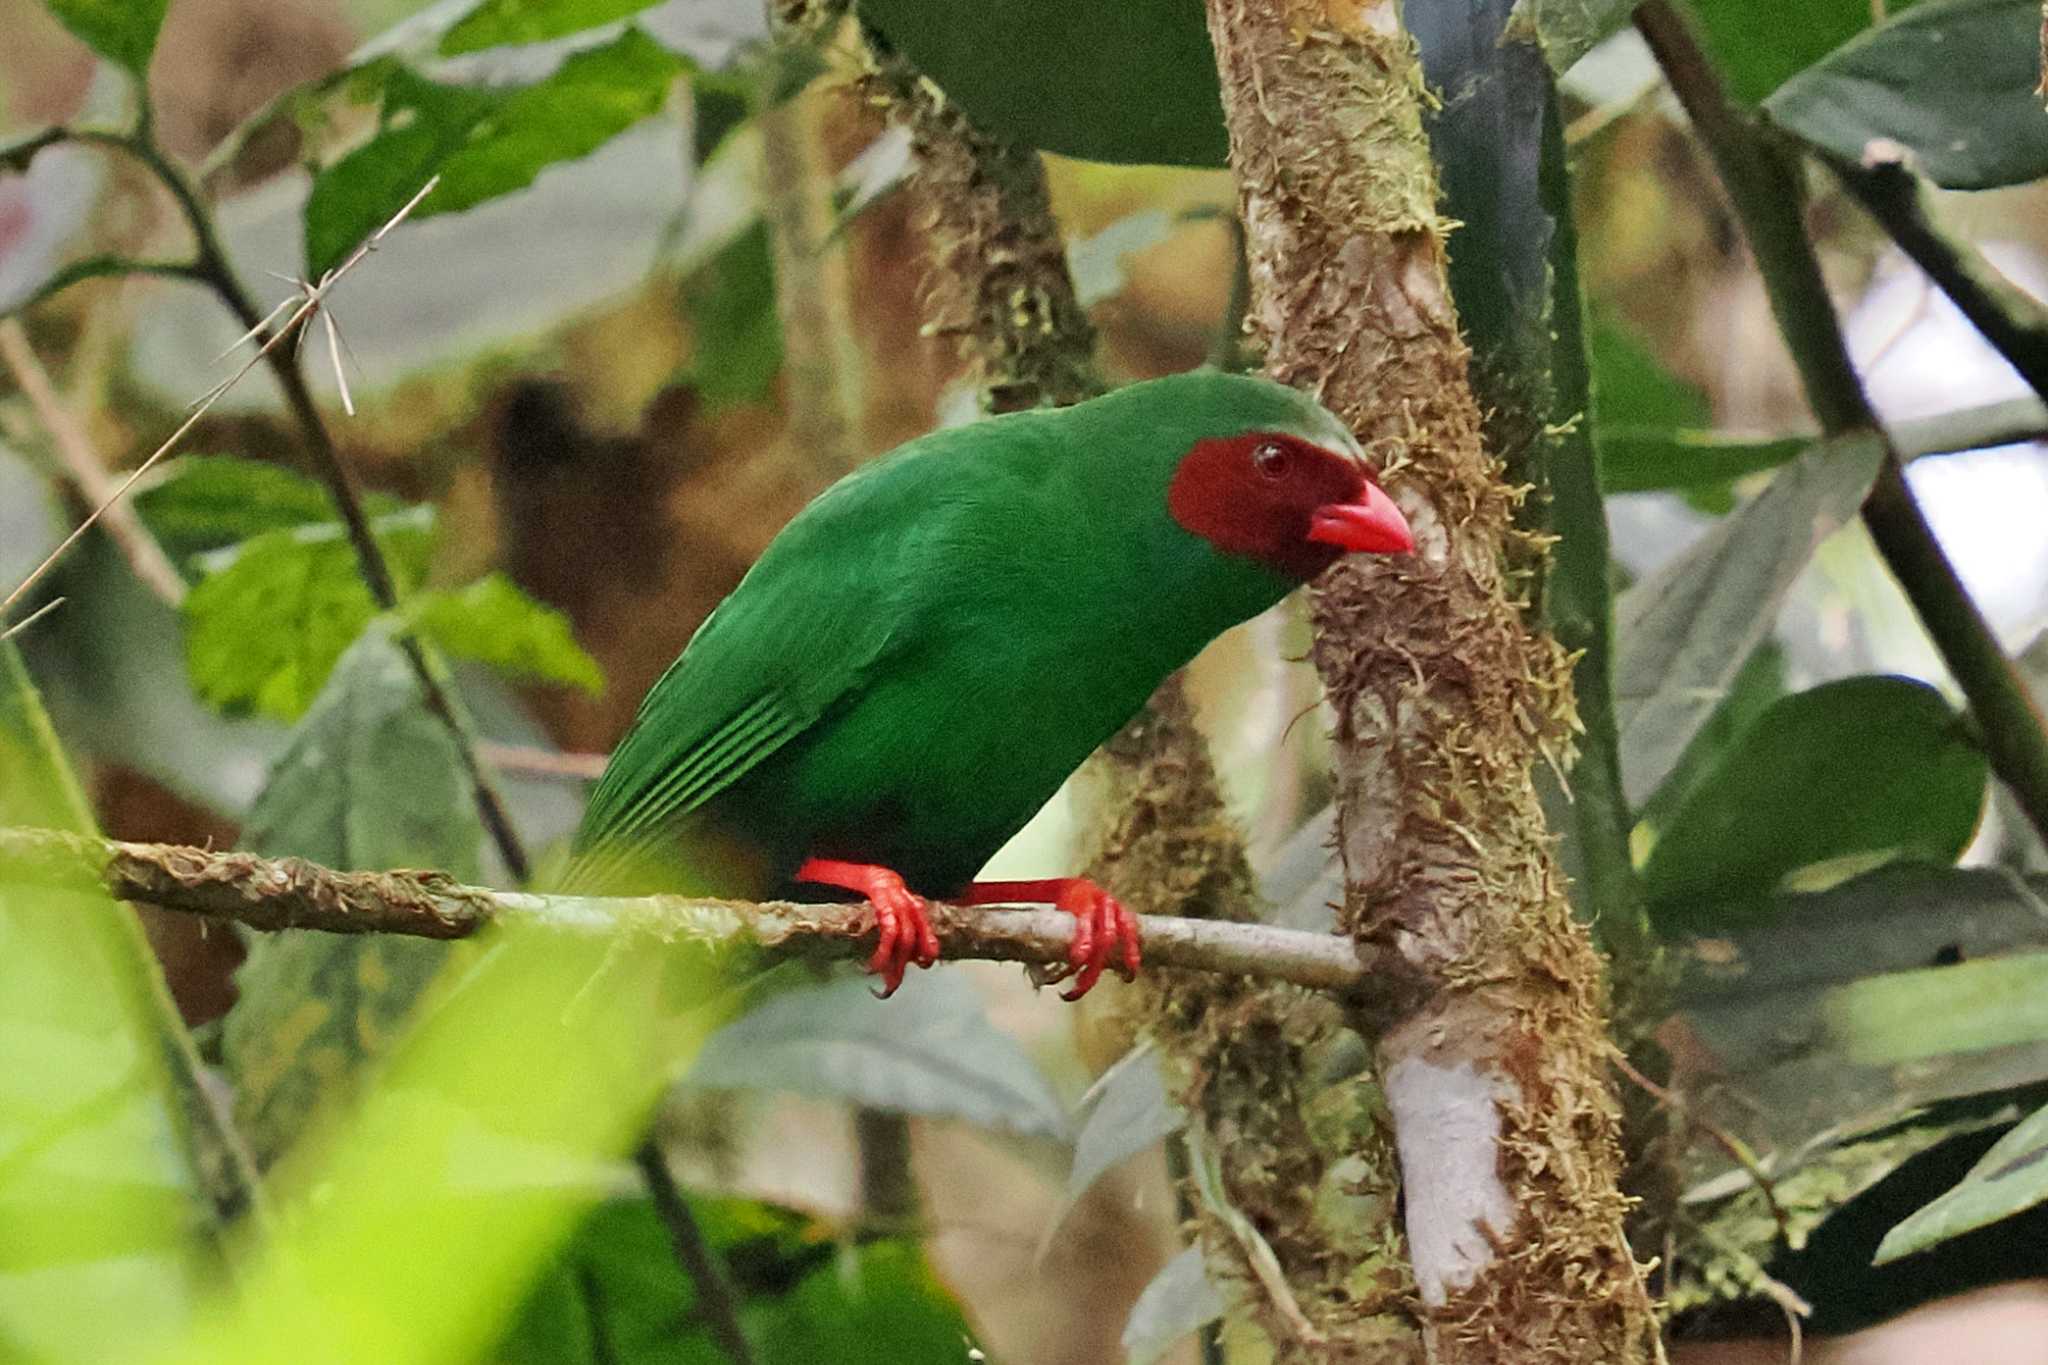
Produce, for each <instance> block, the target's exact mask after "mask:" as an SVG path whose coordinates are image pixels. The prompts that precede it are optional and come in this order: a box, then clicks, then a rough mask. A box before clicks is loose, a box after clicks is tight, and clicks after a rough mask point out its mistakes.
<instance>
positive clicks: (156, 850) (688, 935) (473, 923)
mask: <svg viewBox="0 0 2048 1365" xmlns="http://www.w3.org/2000/svg"><path fill="white" fill-rule="evenodd" d="M8 881H12V882H17V883H24V884H27V885H31V886H46V887H50V888H53V889H59V890H69V891H100V892H104V893H105V894H107V895H110V896H112V897H114V898H115V899H116V900H123V901H140V902H144V903H147V904H150V905H154V906H157V907H158V908H160V909H164V910H171V911H177V912H180V913H184V914H194V915H205V916H208V917H211V918H214V919H226V920H233V921H235V922H236V923H238V924H242V925H246V926H247V927H249V928H251V929H260V930H276V929H318V930H322V931H325V932H328V933H337V934H403V935H410V936H413V937H417V938H465V937H467V936H469V935H471V934H474V933H476V932H477V931H478V930H480V929H482V928H483V927H484V926H485V925H486V924H488V923H490V922H491V921H493V920H497V919H504V920H508V921H514V922H520V923H526V924H534V925H542V926H546V927H548V928H551V929H556V930H561V931H565V932H571V933H578V934H616V933H623V932H648V933H652V934H655V935H657V936H659V937H661V938H662V939H664V940H667V941H676V940H686V941H691V942H696V943H699V944H702V945H704V946H706V947H713V948H719V947H738V946H742V945H747V944H751V945H753V946H755V947H758V948H764V949H768V950H770V951H772V952H777V953H785V954H791V955H801V956H805V957H812V958H823V959H841V958H858V957H865V956H866V955H868V954H869V953H871V952H873V950H874V946H875V931H874V924H873V916H872V914H871V913H870V912H869V910H868V907H867V906H865V905H800V904H795V903H791V902H784V901H762V902H759V903H754V902H748V901H735V900H720V899H712V898H705V897H687V896H611V897H600V896H552V895H538V894H533V893H528V892H512V891H494V890H491V889H488V888H485V887H478V886H466V885H464V884H462V883H461V882H458V881H456V880H455V879H454V878H452V877H450V876H448V875H447V874H446V873H443V872H421V871H398V872H337V871H335V870H333V869H331V868H326V867H321V866H319V865H318V864H316V863H310V862H307V861H306V860H304V859H303V858H262V857H258V856H257V855H255V854H253V853H236V852H220V851H215V850H211V849H204V848H193V847H189V846H186V845H181V844H138V843H125V842H121V841H118V840H113V839H100V838H94V837H90V836H86V835H79V834H66V833H60V832H57V831H53V830H40V829H0V882H8ZM931 918H932V927H933V929H934V930H935V931H937V933H938V936H939V944H940V947H941V948H942V949H943V951H944V954H945V956H947V957H949V958H953V959H956V960H958V959H978V960H982V961H988V962H1025V963H1039V964H1043V965H1046V966H1055V965H1060V964H1064V963H1065V962H1066V960H1067V949H1068V946H1069V944H1070V943H1071V942H1072V940H1073V931H1074V919H1073V916H1071V915H1068V914H1065V913H1063V912H1061V911H1058V910H1049V909H1022V908H1002V907H997V908H988V907H982V906H976V907H974V908H973V909H965V908H962V907H958V906H950V905H943V904H934V905H933V906H932V907H931ZM1141 918H1142V925H1143V932H1144V940H1145V960H1146V962H1147V963H1148V964H1150V965H1152V966H1154V967H1176V968H1186V969H1189V970H1193V971H1202V972H1214V973H1221V974H1225V975H1231V976H1255V977H1261V978H1264V979H1266V980H1269V981H1285V982H1290V983H1292V984H1294V985H1297V986H1305V987H1308V988H1310V989H1312V990H1321V991H1332V992H1338V993H1343V994H1350V995H1357V994H1364V993H1366V992H1368V991H1369V990H1370V988H1371V978H1372V966H1373V964H1372V963H1370V962H1368V961H1366V960H1364V959H1362V958H1361V957H1360V956H1359V955H1358V954H1357V953H1356V952H1355V951H1354V949H1353V946H1352V944H1351V943H1350V942H1349V941H1347V940H1345V939H1342V938H1339V937H1337V936H1335V935H1333V934H1311V933H1304V932H1301V931H1299V930H1293V929H1276V928H1273V927H1272V926H1270V925H1262V924H1233V923H1227V922H1223V921H1215V920H1194V919H1179V918H1175V917H1172V916H1167V915H1147V916H1143V917H1141Z"/></svg>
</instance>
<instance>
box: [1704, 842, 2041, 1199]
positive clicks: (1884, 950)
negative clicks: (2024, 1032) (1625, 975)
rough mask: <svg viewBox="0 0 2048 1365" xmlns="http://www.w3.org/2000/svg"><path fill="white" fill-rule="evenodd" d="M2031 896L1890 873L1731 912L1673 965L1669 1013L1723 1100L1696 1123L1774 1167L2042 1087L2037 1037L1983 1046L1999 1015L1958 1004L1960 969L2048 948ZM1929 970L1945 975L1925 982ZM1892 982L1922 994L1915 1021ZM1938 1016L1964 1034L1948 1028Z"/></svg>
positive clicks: (1912, 866) (1916, 873) (1993, 880)
mask: <svg viewBox="0 0 2048 1365" xmlns="http://www.w3.org/2000/svg"><path fill="white" fill-rule="evenodd" d="M2044 893H2048V882H2043V881H2041V880H2039V879H2036V880H2034V881H2032V882H2023V881H2021V880H2020V879H2019V878H2017V877H2014V876H2012V875H2010V874H2006V873H2000V872H1995V871H1984V870H1978V869H1970V870H1966V869H1959V868H1934V867H1928V866H1926V865H1925V864H1917V863H1898V864H1894V865H1892V866H1890V867H1886V868H1882V869H1879V870H1878V871H1876V872H1871V873H1868V874H1866V875H1864V876H1861V877H1857V878H1855V879H1854V880H1851V881H1848V882H1844V883H1842V884H1841V885H1840V886H1837V887H1833V888H1831V889H1829V890H1827V891H1821V892H1809V893H1790V894H1787V893H1779V894H1775V895H1769V896H1759V897H1756V898H1755V899H1754V901H1753V903H1752V904H1751V905H1750V906H1749V907H1748V908H1747V909H1745V910H1743V911H1742V912H1740V913H1734V914H1730V915H1729V916H1728V917H1727V918H1728V922H1729V923H1730V924H1731V925H1733V926H1734V927H1733V928H1732V929H1731V930H1730V931H1729V932H1728V933H1727V934H1725V935H1721V936H1716V937H1713V938H1709V939H1702V940H1700V941H1698V942H1697V943H1695V944H1693V945H1691V946H1690V947H1689V948H1688V949H1687V950H1686V951H1685V953H1684V955H1683V957H1682V959H1681V961H1682V964H1683V967H1684V974H1683V977H1682V979H1681V982H1680V986H1679V992H1678V1003H1679V1005H1680V1007H1681V1009H1682V1010H1683V1014H1684V1019H1685V1022H1686V1023H1687V1024H1688V1025H1689V1026H1690V1029H1691V1032H1692V1034H1693V1037H1694V1039H1695V1040H1696V1041H1697V1042H1698V1043H1699V1044H1700V1045H1702V1046H1704V1047H1705V1048H1706V1049H1707V1050H1708V1053H1709V1054H1710V1055H1711V1056H1712V1058H1713V1067H1714V1072H1715V1074H1716V1075H1717V1076H1720V1077H1722V1078H1725V1079H1726V1080H1727V1081H1728V1083H1729V1090H1728V1095H1729V1096H1730V1097H1731V1099H1732V1102H1725V1103H1722V1104H1721V1106H1720V1107H1719V1108H1717V1109H1714V1110H1712V1111H1711V1112H1707V1113H1703V1114H1702V1117H1705V1118H1711V1119H1715V1120H1719V1121H1723V1122H1726V1123H1728V1124H1729V1125H1730V1128H1731V1131H1733V1132H1735V1133H1736V1134H1738V1135H1739V1136H1741V1137H1743V1138H1744V1140H1745V1141H1748V1142H1749V1143H1750V1144H1751V1145H1752V1146H1753V1147H1755V1148H1756V1149H1757V1150H1758V1151H1760V1152H1769V1151H1772V1150H1776V1151H1779V1152H1786V1153H1789V1152H1793V1151H1797V1150H1800V1149H1802V1148H1804V1147H1806V1146H1807V1145H1808V1144H1810V1143H1815V1142H1819V1143H1821V1144H1822V1145H1825V1143H1826V1142H1828V1141H1838V1140H1840V1138H1841V1137H1842V1135H1843V1134H1845V1133H1850V1132H1854V1131H1856V1130H1858V1129H1859V1128H1863V1129H1867V1128H1869V1127H1871V1126H1873V1125H1875V1124H1877V1123H1881V1122H1885V1121H1888V1120H1889V1119H1892V1118H1896V1117H1898V1116H1899V1115H1901V1114H1903V1113H1905V1112H1907V1111H1909V1110H1911V1109H1914V1108H1917V1107H1920V1106H1923V1105H1926V1104H1929V1103H1931V1102H1934V1101H1937V1100H1941V1099H1945V1098H1949V1097H1953V1096H1961V1095H1973V1094H1982V1093H1985V1092H1988V1091H1996V1090H2003V1089H2007V1088H2010V1087H2013V1086H2020V1085H2030V1084H2034V1083H2037V1082H2039V1081H2041V1080H2043V1079H2044V1078H2048V1035H2044V1036H2041V1037H2039V1038H2036V1039H2034V1040H2032V1041H2026V1042H2020V1043H2014V1042H2013V1034H2012V1033H2011V1032H2010V1031H2008V1032H2006V1033H2005V1034H2003V1035H2000V1036H2002V1037H2003V1038H2004V1040H2005V1041H2006V1042H2007V1043H2008V1044H2009V1045H2008V1046H2004V1047H1994V1046H1992V1045H1991V1044H1990V1042H1989V1041H1988V1040H1990V1039H1992V1038H1993V1037H1994V1036H1995V1035H1994V1033H1993V1032H1992V1030H1996V1029H1998V1028H1999V1027H2000V1025H1999V1022H1998V1012H1999V1007H1998V1006H1997V1005H1996V1004H1995V1003H1992V1002H1985V1003H1984V1004H1982V1005H1979V1004H1973V1003H1972V992H1973V991H1974V989H1975V986H1976V981H1974V980H1973V978H1972V975H1971V974H1970V973H1969V972H1968V971H1966V970H1965V969H1966V968H1969V967H1972V966H1974V965H1976V964H1978V963H1979V962H1980V961H1981V962H1984V963H1986V964H1991V963H2003V962H2022V961H2037V960H2038V956H2037V955H2038V954H2039V953H2041V952H2042V951H2044V950H2048V914H2044V913H2043V908H2042V907H2043V906H2044V904H2048V901H2044V899H2043V896H2044ZM2000 954H2012V955H2015V956H2005V957H2001V956H1998V955H2000ZM1942 961H1950V962H1951V965H1948V966H1942V967H1935V968H1933V969H1932V970H1928V969H1929V968H1930V966H1931V964H1934V963H1936V962H1942ZM1999 970H2004V969H2002V968H2001V969H1999ZM1995 974H1996V973H1995V972H1994V975H1995ZM1915 978H1917V980H1916V979H1915ZM1895 981H1905V982H1906V983H1907V984H1906V985H1904V986H1902V987H1899V989H1901V990H1905V991H1918V992H1922V993H1923V994H1922V996H1921V998H1920V999H1918V1000H1917V1001H1915V1002H1914V1012H1911V1013H1905V1014H1900V1013H1897V1012H1896V1011H1897V1008H1898V1007H1899V1005H1901V1004H1902V1003H1903V997H1898V996H1894V997H1891V998H1890V999H1889V1000H1888V1001H1887V1000H1886V992H1887V991H1889V990H1890V989H1892V987H1889V986H1887V985H1886V984H1885V983H1888V982H1895ZM1945 982H1947V983H1950V984H1944V983H1945ZM1932 992H1943V993H1942V994H1941V995H1939V996H1936V995H1934V994H1930V993H1932ZM1880 1002H1883V1003H1880ZM1930 1006H1932V1007H1933V1013H1931V1014H1930V1013H1928V1012H1927V1011H1928V1009H1929V1007H1930ZM1888 1010H1889V1011H1892V1012H1891V1013H1889V1014H1888V1013H1887V1011H1888ZM1950 1012H1954V1013H1955V1014H1956V1015H1957V1017H1958V1018H1959V1020H1962V1021H1963V1022H1960V1023H1959V1025H1958V1027H1956V1028H1955V1029H1952V1030H1951V1029H1949V1028H1947V1027H1945V1026H1942V1021H1943V1020H1944V1019H1945V1018H1946V1016H1947V1015H1948V1014H1949V1013H1950ZM1916 1039H1917V1041H1916ZM1908 1058H1910V1059H1911V1065H1899V1062H1901V1061H1903V1060H1906V1059H1908ZM1830 1135H1832V1136H1830ZM1720 1160H1721V1161H1723V1162H1725V1157H1722V1158H1720Z"/></svg>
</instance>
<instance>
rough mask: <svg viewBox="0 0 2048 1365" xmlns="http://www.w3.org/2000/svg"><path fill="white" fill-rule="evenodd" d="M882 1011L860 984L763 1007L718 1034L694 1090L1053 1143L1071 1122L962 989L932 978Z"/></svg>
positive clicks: (786, 997) (828, 987)
mask: <svg viewBox="0 0 2048 1365" xmlns="http://www.w3.org/2000/svg"><path fill="white" fill-rule="evenodd" d="M913 984H914V985H915V986H916V987H917V990H915V991H911V990H909V989H907V988H906V989H905V990H904V991H903V992H902V993H901V994H900V995H898V996H897V997H896V998H895V999H893V1000H889V1001H887V1002H884V1001H880V1000H877V999H875V997H874V996H873V995H872V994H871V993H870V992H869V990H868V983H867V981H866V979H865V978H861V977H842V978H840V979H838V980H835V981H831V982H827V983H825V984H823V985H818V986H806V987H803V988H801V989H797V990H792V991H788V992H785V993H784V994H781V995H776V996H772V997H770V998H769V999H768V1000H767V1001H766V1002H765V1003H763V1004H762V1005H761V1006H760V1007H758V1008H757V1009H754V1010H753V1011H751V1012H749V1013H747V1014H745V1015H742V1016H741V1017H740V1018H738V1019H736V1020H734V1021H733V1022H732V1023H730V1024H728V1025H726V1026H725V1027H724V1028H723V1029H720V1030H719V1031H718V1032H717V1033H715V1034H713V1035H712V1037H711V1039H710V1041H709V1042H707V1043H706V1044H705V1046H704V1052H703V1055H702V1056H701V1057H699V1058H698V1060H697V1066H696V1069H695V1070H694V1071H692V1072H691V1073H690V1081H691V1083H692V1084H693V1085H701V1086H708V1087H712V1088H717V1089H732V1090H791V1091H795V1092H796V1093H798V1094H801V1095H811V1096H815V1097H817V1098H820V1099H834V1100H846V1101H848V1102H850V1103H854V1104H864V1105H868V1106H870V1107H872V1108H876V1109H890V1110H896V1111H898V1112H901V1113H906V1114H922V1115H927V1116H932V1117H943V1118H960V1119H965V1120H967V1121H968V1122H969V1123H978V1124H981V1125H982V1126H984V1127H989V1128H1006V1129H1009V1130H1010V1131H1012V1132H1017V1133H1043V1134H1047V1135H1051V1136H1060V1135H1062V1134H1064V1133H1065V1132H1066V1130H1067V1116H1066V1112H1065V1111H1064V1110H1063V1109H1062V1108H1061V1107H1060V1103H1059V1101H1058V1100H1057V1099H1056V1098H1055V1097H1054V1096H1053V1093H1052V1090H1051V1088H1050V1087H1048V1086H1047V1085H1046V1083H1045V1078H1044V1077H1043V1076H1041V1075H1040V1074H1039V1071H1038V1068H1037V1067H1036V1066H1034V1065H1033V1064H1032V1062H1031V1059H1030V1058H1029V1057H1026V1056H1025V1055H1024V1052H1023V1050H1022V1049H1021V1048H1019V1047H1018V1046H1017V1044H1016V1043H1015V1042H1014V1041H1012V1040H1011V1038H1010V1037H1009V1035H1007V1034H1005V1033H1002V1032H1000V1031H998V1030H997V1029H996V1028H995V1027H994V1026H993V1025H991V1024H990V1023H989V1021H988V1011H987V1009H986V1008H985V1007H984V1006H983V1004H982V1002H981V997H980V996H979V995H978V994H976V992H975V990H974V988H973V987H972V986H971V985H970V984H968V982H967V981H966V980H965V979H964V978H962V977H960V976H957V975H954V974H952V973H949V972H935V973H933V974H932V975H931V976H930V977H929V978H921V979H919V980H918V981H916V982H914V983H913Z"/></svg>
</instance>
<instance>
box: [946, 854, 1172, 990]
mask: <svg viewBox="0 0 2048 1365" xmlns="http://www.w3.org/2000/svg"><path fill="white" fill-rule="evenodd" d="M1006 901H1047V902H1050V903H1051V904H1052V905H1053V907H1054V908H1056V909H1059V910H1064V911H1066V912H1067V913H1068V914H1070V915H1072V916H1073V917H1074V941H1073V943H1072V944H1071V945H1070V946H1069V947H1068V949H1067V965H1066V967H1064V968H1062V969H1061V970H1060V971H1059V972H1058V973H1057V974H1056V975H1054V977H1053V978H1052V979H1053V980H1055V981H1059V980H1063V979H1064V978H1066V977H1069V976H1071V977H1073V978H1074V988H1073V989H1072V990H1068V991H1061V992H1060V998H1061V999H1062V1000H1079V999H1080V998H1081V997H1082V996H1084V995H1086V994H1088V992H1089V991H1091V990H1093V989H1094V987H1095V983H1096V981H1098V980H1099V979H1101V976H1102V969H1103V968H1104V967H1108V966H1114V967H1115V968H1116V973H1117V975H1118V976H1121V977H1122V978H1123V979H1124V980H1126V981H1131V980H1135V979H1136V977H1137V975H1138V958H1139V949H1138V918H1137V916H1135V915H1133V914H1132V913H1131V912H1130V911H1128V910H1126V909H1124V907H1123V905H1122V903H1121V902H1119V901H1118V900H1117V898H1116V897H1114V896H1112V895H1110V894H1109V893H1108V892H1107V891H1104V890H1103V889H1102V888H1101V887H1099V886H1097V885H1096V884H1095V883H1094V882H1092V881H1089V880H1088V879H1087V878H1086V877H1049V878H1046V879H1045V880H1043V881H1031V882H976V883H974V884H973V885H972V886H970V887H968V888H967V896H966V899H965V900H964V901H963V902H962V904H965V905H1000V904H1002V903H1004V902H1006ZM1112 959H1114V961H1112Z"/></svg>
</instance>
